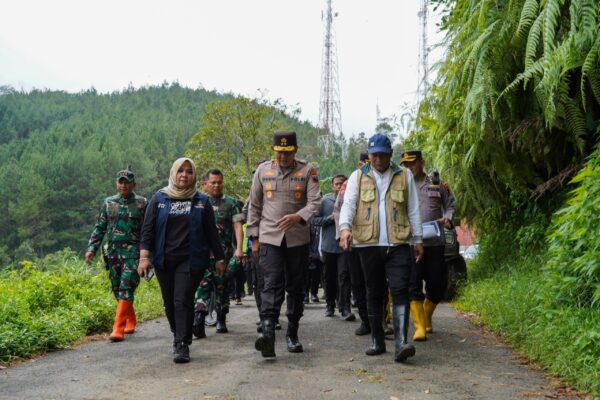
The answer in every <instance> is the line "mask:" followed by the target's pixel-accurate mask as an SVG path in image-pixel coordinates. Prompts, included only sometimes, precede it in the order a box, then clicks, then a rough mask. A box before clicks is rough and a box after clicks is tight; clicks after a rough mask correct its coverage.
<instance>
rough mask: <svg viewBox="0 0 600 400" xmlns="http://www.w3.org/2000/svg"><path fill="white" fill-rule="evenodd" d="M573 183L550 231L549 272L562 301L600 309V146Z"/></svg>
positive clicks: (550, 281) (547, 266)
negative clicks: (573, 185) (570, 191)
mask: <svg viewBox="0 0 600 400" xmlns="http://www.w3.org/2000/svg"><path fill="white" fill-rule="evenodd" d="M573 183H574V184H577V187H576V188H575V189H574V190H573V192H572V193H571V195H570V197H569V199H568V200H567V202H566V205H565V206H564V208H562V209H561V210H560V211H558V212H556V213H555V215H554V222H553V224H552V226H551V227H550V229H549V244H550V249H549V252H550V256H549V259H548V262H547V263H546V272H547V274H548V276H549V283H550V285H551V287H552V288H553V289H554V290H555V293H556V297H557V299H558V300H559V301H561V302H566V303H569V304H572V305H575V306H580V307H595V308H597V309H600V146H599V147H598V148H597V149H596V151H595V152H594V153H593V154H592V156H591V157H590V160H589V161H588V162H587V164H586V166H585V168H583V169H582V170H581V171H580V172H579V173H578V174H577V176H576V177H575V178H574V179H573ZM599 334H600V333H599Z"/></svg>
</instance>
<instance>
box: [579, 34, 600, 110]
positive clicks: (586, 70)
mask: <svg viewBox="0 0 600 400" xmlns="http://www.w3.org/2000/svg"><path fill="white" fill-rule="evenodd" d="M599 55H600V36H598V37H596V41H595V42H594V44H593V45H592V48H591V49H590V51H589V53H588V54H587V56H586V57H585V61H584V62H583V65H582V66H581V97H582V99H583V109H584V110H587V102H586V96H585V81H586V79H588V78H589V75H590V73H591V72H592V69H593V68H594V65H596V66H597V63H596V62H597V60H598V56H599ZM596 71H598V69H597V68H596ZM598 93H600V92H598ZM594 94H595V93H594ZM596 100H597V101H598V97H597V96H596Z"/></svg>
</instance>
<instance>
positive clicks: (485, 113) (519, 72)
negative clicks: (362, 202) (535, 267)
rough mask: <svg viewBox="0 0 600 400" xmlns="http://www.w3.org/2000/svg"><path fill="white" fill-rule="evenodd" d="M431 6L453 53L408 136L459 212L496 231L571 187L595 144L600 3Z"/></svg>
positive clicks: (459, 1) (558, 0) (599, 113)
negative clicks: (451, 192)
mask: <svg viewBox="0 0 600 400" xmlns="http://www.w3.org/2000/svg"><path fill="white" fill-rule="evenodd" d="M434 2H435V3H441V6H442V7H444V8H445V11H444V12H443V15H444V17H443V20H442V25H441V29H443V30H444V31H445V32H446V39H445V43H444V45H445V46H447V57H446V58H445V59H444V60H443V61H442V62H441V63H440V66H439V73H438V78H437V81H436V82H435V84H434V85H433V87H432V89H431V91H430V93H429V96H428V97H427V99H426V101H425V102H424V103H423V104H422V105H421V107H420V110H419V114H418V120H417V129H416V131H415V132H414V133H413V135H412V136H411V137H410V139H409V141H408V142H409V143H411V144H412V145H414V146H419V147H421V148H423V149H424V150H425V152H426V154H427V155H429V156H430V158H431V159H432V160H434V161H435V164H436V166H437V167H438V168H439V169H440V170H442V171H443V172H444V175H445V176H446V177H447V178H448V179H449V180H450V182H451V184H452V186H453V187H454V189H455V192H456V193H457V195H458V196H459V204H460V206H461V211H462V214H463V215H465V216H468V217H471V218H475V219H478V222H479V228H480V229H486V228H487V229H492V228H494V227H496V226H498V225H501V224H502V221H503V220H504V216H505V215H506V213H510V212H512V211H513V210H514V208H515V206H516V207H522V206H526V204H527V203H528V202H529V198H530V197H533V198H534V199H539V198H541V199H542V200H544V198H545V196H547V195H548V194H549V193H550V192H552V191H553V190H554V189H556V188H557V187H560V186H561V185H562V184H563V183H565V182H566V181H567V180H568V178H569V177H570V176H572V175H573V174H574V173H575V172H576V171H577V170H578V169H579V168H580V167H581V165H582V163H583V161H584V159H585V157H586V156H587V155H588V154H589V153H590V152H591V151H592V149H593V147H594V144H595V143H596V140H597V133H598V131H599V129H600V105H599V104H600V36H599V35H598V32H599V31H600V3H598V2H597V1H595V0H511V1H506V0H504V1H498V0H483V1H477V2H475V1H470V0H447V1H446V0H441V1H434ZM515 192H516V193H517V196H520V197H522V198H523V199H524V201H523V203H522V204H515V203H514V201H513V199H514V198H511V196H514V193H515Z"/></svg>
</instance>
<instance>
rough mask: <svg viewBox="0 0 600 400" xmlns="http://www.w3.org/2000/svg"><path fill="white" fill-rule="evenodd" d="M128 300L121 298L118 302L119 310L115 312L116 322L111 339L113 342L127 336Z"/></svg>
mask: <svg viewBox="0 0 600 400" xmlns="http://www.w3.org/2000/svg"><path fill="white" fill-rule="evenodd" d="M127 303H128V302H127V301H125V300H119V302H118V303H117V311H116V313H115V324H114V325H113V330H112V333H111V334H110V336H109V339H110V340H111V341H113V342H120V341H121V340H123V338H124V337H125V322H126V319H127V309H128V308H129V307H128V305H127Z"/></svg>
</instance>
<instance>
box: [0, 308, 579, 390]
mask: <svg viewBox="0 0 600 400" xmlns="http://www.w3.org/2000/svg"><path fill="white" fill-rule="evenodd" d="M283 307H284V309H285V304H284V306H283ZM324 313H325V305H324V304H323V302H321V303H317V304H312V303H311V304H309V305H307V306H306V310H305V315H304V317H303V318H302V320H301V323H300V332H299V337H300V340H301V342H302V343H303V345H304V353H300V354H292V353H288V352H287V350H286V346H285V327H286V326H285V325H286V324H285V321H284V320H285V318H282V321H283V325H284V326H283V330H281V331H277V342H276V352H277V357H276V359H264V358H262V357H261V355H260V353H259V352H257V351H256V350H254V340H255V338H256V337H257V335H258V334H257V333H256V325H255V320H256V318H257V312H256V308H255V304H254V301H253V300H252V299H250V298H248V297H246V299H244V305H243V306H235V305H232V306H231V313H230V314H229V316H228V317H229V318H228V326H229V330H230V332H229V333H227V334H216V333H215V330H214V328H209V327H207V335H208V337H207V338H206V339H201V340H195V341H194V344H193V345H192V346H191V347H190V354H191V357H192V360H191V362H190V363H189V364H175V363H173V362H172V355H171V343H172V336H171V334H170V332H169V328H168V324H167V322H166V319H164V318H159V319H156V320H153V321H149V322H146V323H144V324H141V325H139V326H138V329H137V331H136V333H135V334H133V335H127V338H126V340H125V341H123V342H120V343H111V342H109V341H108V340H107V336H104V337H97V338H96V339H94V340H91V341H89V342H88V343H85V344H80V345H77V346H75V347H73V348H72V349H69V350H65V351H58V352H53V353H50V354H47V355H44V356H42V357H39V358H36V359H32V360H27V361H25V362H22V363H18V364H17V365H14V366H12V367H9V368H5V369H2V370H0V399H44V400H45V399H57V400H70V399H90V400H92V399H93V400H102V399H106V400H115V399H119V400H121V399H261V400H271V399H311V400H316V399H344V400H347V399H386V400H396V399H398V400H400V399H402V400H408V399H430V400H438V399H478V400H480V399H494V400H497V399H548V398H552V399H557V398H561V399H562V398H565V399H566V398H579V397H575V396H576V395H574V394H570V392H568V391H567V392H565V391H558V389H557V388H556V382H555V381H553V380H551V379H549V378H547V377H545V376H544V374H543V373H541V372H540V371H536V370H534V369H532V368H530V367H529V366H528V365H527V362H526V361H524V360H523V358H522V357H520V356H519V355H517V354H515V353H514V352H513V351H512V350H511V349H510V348H509V347H507V346H505V345H503V344H501V343H500V342H499V341H498V340H497V339H496V338H495V337H494V336H492V335H490V334H488V333H486V332H485V331H484V330H483V329H481V328H479V327H475V326H473V325H472V324H471V323H470V322H469V321H468V320H467V319H466V318H465V317H464V316H461V315H459V314H457V313H456V312H455V311H454V309H452V308H451V307H449V306H448V305H440V306H439V307H438V309H437V310H436V314H435V315H434V330H435V333H433V334H430V335H429V336H428V340H427V341H426V342H421V343H416V348H417V354H416V356H415V357H413V358H411V359H409V361H407V362H406V363H396V362H394V359H393V356H394V352H393V349H394V346H393V342H391V341H386V342H387V347H388V352H387V353H385V354H383V355H380V356H372V357H369V356H366V355H365V354H364V349H365V348H366V347H367V345H368V344H369V341H370V336H363V337H357V336H355V335H354V333H353V332H354V329H356V327H358V322H346V321H342V320H341V319H340V318H339V315H338V314H337V313H336V316H335V317H334V318H326V317H325V316H324ZM411 336H412V333H411Z"/></svg>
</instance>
